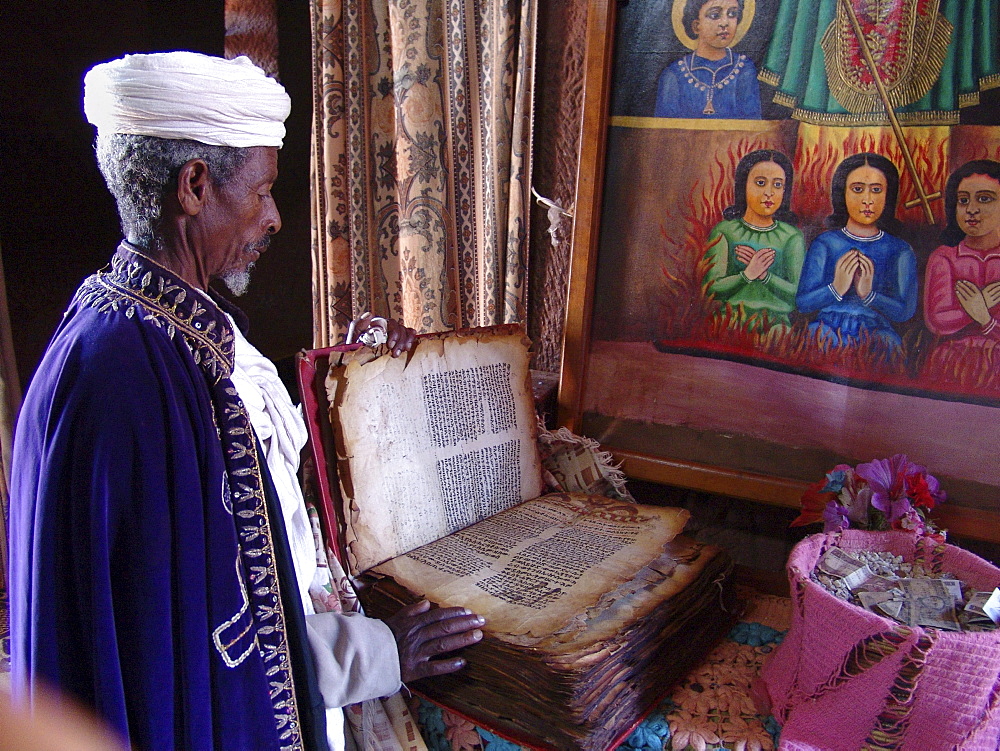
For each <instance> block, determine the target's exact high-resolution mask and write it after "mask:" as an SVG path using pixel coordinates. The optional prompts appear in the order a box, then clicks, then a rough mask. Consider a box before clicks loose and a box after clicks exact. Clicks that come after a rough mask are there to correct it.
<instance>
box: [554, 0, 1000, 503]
mask: <svg viewBox="0 0 1000 751" xmlns="http://www.w3.org/2000/svg"><path fill="white" fill-rule="evenodd" d="M591 10H592V13H593V12H594V11H595V10H596V11H597V13H601V12H602V11H603V12H605V13H606V19H607V20H608V22H609V26H610V27H612V28H613V31H614V45H613V50H612V51H611V52H610V53H601V52H600V50H597V51H595V49H596V48H594V49H591V51H590V53H589V54H590V55H595V54H604V55H605V58H604V65H606V66H607V67H608V68H610V72H609V75H608V76H607V79H608V83H607V87H608V88H607V90H606V91H605V92H603V93H604V98H603V101H606V102H607V103H608V104H607V110H606V112H605V115H606V116H605V117H603V118H601V119H600V129H601V132H600V133H599V137H598V138H597V139H596V143H598V144H599V148H598V149H597V152H596V153H597V154H598V158H597V159H595V160H592V162H591V163H590V164H589V165H588V164H581V171H582V174H586V170H587V169H593V170H594V171H595V172H594V174H595V178H596V179H595V183H597V184H602V185H603V190H602V192H601V194H600V196H598V197H597V198H596V199H595V201H594V208H593V227H594V229H593V230H591V233H590V237H589V238H588V237H586V236H584V235H582V234H581V235H578V236H577V237H575V239H574V243H575V247H574V254H575V255H576V256H580V257H584V256H586V254H587V253H589V256H586V257H588V258H589V261H588V263H587V264H586V265H585V266H584V267H585V268H587V269H588V271H590V272H591V273H593V282H592V284H591V285H590V286H589V287H588V291H589V293H590V299H591V301H592V314H591V316H590V317H589V318H588V319H587V320H586V321H585V322H584V326H583V331H584V337H585V344H584V345H583V347H582V350H583V353H582V355H581V359H580V363H579V364H578V365H577V364H575V363H573V362H571V363H570V364H569V367H571V368H573V369H574V372H575V373H583V374H584V375H583V377H582V378H581V379H580V383H579V386H578V391H574V390H573V389H572V388H571V389H570V391H569V392H568V397H567V398H566V399H564V403H565V404H566V405H568V408H569V412H570V413H571V417H572V419H574V420H575V423H574V424H575V425H576V426H577V427H578V428H580V429H581V430H583V431H584V432H585V433H587V434H589V435H593V436H594V437H596V438H598V439H599V440H601V441H602V442H603V443H605V445H608V446H609V447H612V448H616V449H621V450H623V451H627V452H635V453H641V454H645V455H651V456H655V457H661V458H664V459H666V460H669V461H680V462H690V463H693V464H695V465H698V466H708V467H719V468H720V470H726V471H729V470H732V471H736V472H745V473H751V474H755V475H761V476H765V477H775V478H784V479H792V480H797V481H812V480H815V479H816V478H817V477H819V476H822V473H823V472H825V471H827V470H828V469H829V468H830V467H831V466H833V464H835V463H838V462H842V461H843V462H852V463H853V462H857V461H869V460H871V459H872V458H876V457H880V456H886V455H891V454H895V453H907V454H909V455H910V457H911V458H912V459H913V460H915V461H918V462H920V463H923V464H926V465H927V466H928V467H930V468H931V469H932V471H933V472H935V473H936V474H938V475H943V476H945V477H946V478H948V480H950V481H952V488H953V496H954V497H955V498H956V499H957V500H956V503H959V504H966V505H968V506H970V507H981V508H985V509H995V510H1000V463H998V462H995V461H993V459H992V457H993V456H994V455H995V454H996V452H997V449H998V448H1000V436H997V435H996V434H995V432H994V426H996V425H1000V419H998V418H1000V0H974V1H972V2H959V1H958V0H649V1H648V2H636V1H635V0H633V1H632V2H623V3H618V4H617V6H616V7H611V6H608V5H606V4H605V3H604V2H602V0H592V8H591ZM590 85H591V84H590V82H588V95H589V94H590V92H589V88H590ZM594 96H595V97H596V96H597V94H594ZM594 101H598V100H596V99H595V100H594ZM585 118H586V113H585ZM585 122H586V120H585ZM584 153H585V154H586V153H587V150H586V148H585V151H584ZM581 184H585V183H581ZM580 208H581V207H579V206H578V217H577V224H578V226H579V225H580V216H579V213H580ZM582 210H583V211H586V210H587V204H586V202H585V201H584V202H583V205H582ZM578 246H579V247H578ZM594 266H596V272H595V271H594V269H593V267H594ZM578 282H579V280H578ZM581 283H582V282H581ZM572 354H573V353H571V359H572ZM564 367H565V366H564ZM564 372H565V371H564Z"/></svg>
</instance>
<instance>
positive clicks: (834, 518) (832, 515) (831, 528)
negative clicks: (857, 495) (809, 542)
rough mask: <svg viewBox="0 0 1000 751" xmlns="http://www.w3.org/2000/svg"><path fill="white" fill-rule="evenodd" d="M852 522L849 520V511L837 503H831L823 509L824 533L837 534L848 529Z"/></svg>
mask: <svg viewBox="0 0 1000 751" xmlns="http://www.w3.org/2000/svg"><path fill="white" fill-rule="evenodd" d="M848 526H850V522H849V521H848V519H847V509H846V508H844V507H843V506H841V505H840V504H839V503H837V502H836V501H830V502H829V503H828V504H826V508H825V509H823V531H824V532H836V531H838V530H841V529H847V528H848Z"/></svg>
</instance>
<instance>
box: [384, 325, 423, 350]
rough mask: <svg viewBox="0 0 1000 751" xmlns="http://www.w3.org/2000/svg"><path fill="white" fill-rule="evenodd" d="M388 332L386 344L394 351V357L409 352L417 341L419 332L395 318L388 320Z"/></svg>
mask: <svg viewBox="0 0 1000 751" xmlns="http://www.w3.org/2000/svg"><path fill="white" fill-rule="evenodd" d="M386 334H387V338H386V340H385V346H386V347H388V348H389V349H390V350H391V351H392V356H393V357H399V356H400V355H401V354H403V353H404V352H409V351H410V350H411V349H413V345H414V344H415V343H416V341H417V332H416V331H414V330H413V329H411V328H408V327H406V326H404V325H403V324H402V323H400V322H399V321H397V320H395V319H394V318H390V319H388V320H387V321H386Z"/></svg>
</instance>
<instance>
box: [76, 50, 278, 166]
mask: <svg viewBox="0 0 1000 751" xmlns="http://www.w3.org/2000/svg"><path fill="white" fill-rule="evenodd" d="M83 87H84V94H83V110H84V112H85V113H86V115H87V120H89V121H90V123H91V124H92V125H96V126H97V133H98V135H105V134H109V133H130V134H133V135H140V136H157V137H159V138H189V139H191V140H194V141H200V142H201V143H207V144H210V145H212V146H236V147H247V146H278V147H280V146H281V140H282V139H283V138H284V137H285V125H284V122H285V118H286V117H288V112H289V110H290V109H291V100H290V99H289V97H288V94H287V93H285V89H284V87H283V86H282V85H281V84H280V83H278V82H277V81H275V80H274V79H273V78H270V77H268V76H267V74H266V73H264V71H262V70H261V69H260V68H258V67H257V66H256V65H254V64H253V63H252V62H251V61H250V58H248V57H244V56H241V57H237V58H235V59H233V60H225V59H223V58H221V57H210V56H208V55H201V54H199V53H197V52H157V53H153V54H149V55H126V56H125V57H123V58H121V59H120V60H112V61H111V62H108V63H101V64H100V65H96V66H94V67H93V68H91V70H90V71H89V72H88V73H87V76H86V77H85V78H84V80H83Z"/></svg>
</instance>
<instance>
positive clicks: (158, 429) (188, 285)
mask: <svg viewBox="0 0 1000 751" xmlns="http://www.w3.org/2000/svg"><path fill="white" fill-rule="evenodd" d="M85 89H86V91H85V99H84V106H85V110H86V113H87V116H88V119H89V120H90V121H91V122H92V123H93V124H94V125H96V126H97V157H98V161H99V163H100V167H101V171H102V173H103V174H104V177H105V179H106V181H107V184H108V187H109V189H110V190H111V192H112V193H113V194H114V196H115V198H116V200H117V202H118V210H119V213H120V215H121V222H122V229H123V232H124V235H125V240H124V241H123V242H122V244H121V245H120V246H119V247H118V250H117V252H116V253H115V255H114V257H113V258H112V261H111V264H110V266H109V267H107V268H105V269H104V270H102V271H101V272H99V273H98V274H96V275H94V276H92V277H90V278H89V279H87V280H86V281H84V283H83V284H82V286H81V287H80V289H79V290H78V291H77V293H76V296H75V298H74V299H73V302H72V304H71V306H70V308H69V310H68V311H67V312H66V314H65V317H64V319H63V322H62V324H61V325H60V327H59V329H58V330H57V332H56V333H55V335H54V337H53V339H52V341H51V343H50V345H49V348H48V350H47V351H46V353H45V356H44V358H43V360H42V362H41V364H40V365H39V368H38V371H37V373H36V375H35V377H34V379H33V381H32V383H31V386H30V388H29V389H28V393H27V395H26V397H25V401H24V406H23V409H22V411H21V414H20V419H19V423H18V427H17V435H16V439H15V446H14V457H15V458H14V462H13V466H14V467H15V469H14V476H13V480H12V488H11V559H12V566H11V579H12V596H11V612H12V632H13V639H12V652H13V671H14V676H13V683H14V687H15V690H16V691H19V692H22V693H27V694H28V695H29V696H30V694H31V692H32V691H34V690H35V689H36V687H37V685H40V684H50V685H53V686H55V687H57V688H59V689H62V690H63V691H66V692H68V693H70V694H71V695H73V696H75V697H76V698H78V699H80V700H82V701H83V702H84V703H85V704H87V705H89V706H90V707H92V708H93V709H95V710H96V711H97V713H98V714H99V715H100V716H101V717H103V718H104V719H105V720H106V721H107V722H108V723H109V724H110V725H111V726H112V727H113V728H116V729H117V730H118V731H120V733H121V734H122V735H123V736H124V737H126V738H127V739H128V740H129V742H130V743H131V745H132V746H133V747H134V748H145V749H167V748H178V749H226V750H231V751H247V750H248V749H286V748H287V749H311V748H326V747H327V740H328V739H329V741H330V745H332V746H341V745H343V728H342V713H341V711H340V710H339V709H336V708H337V707H340V706H343V705H345V704H348V703H354V702H358V701H362V700H366V699H370V698H373V697H378V696H384V695H387V694H391V693H393V692H395V691H396V690H397V689H398V688H399V686H400V681H401V679H402V680H404V681H405V680H411V679H416V678H419V677H422V676H427V675H434V674H439V673H444V672H450V671H453V670H457V669H459V668H460V667H461V666H462V664H463V663H462V660H461V659H460V658H456V657H453V656H452V657H450V658H447V659H433V658H435V657H437V656H438V655H441V654H443V653H445V652H450V651H453V650H455V649H460V648H462V647H465V646H468V645H470V644H472V643H474V642H476V641H478V640H479V639H480V638H481V636H482V632H481V631H480V630H479V627H480V626H482V624H483V622H482V619H481V618H479V617H478V616H475V615H473V614H471V613H469V612H468V611H465V610H462V609H459V608H451V609H442V610H429V606H428V605H427V603H420V604H418V605H417V606H412V607H410V608H408V609H405V610H404V611H401V613H400V614H399V615H397V616H395V617H394V618H393V619H391V620H390V622H389V623H388V625H387V624H386V623H383V622H381V621H376V620H373V619H368V618H365V617H363V616H359V615H347V614H335V613H313V609H312V605H311V601H310V597H309V589H310V586H311V585H312V584H313V579H314V577H315V574H316V556H315V551H314V549H313V547H312V544H311V534H310V530H309V524H308V520H307V518H306V514H305V508H304V505H303V501H302V497H301V493H300V491H299V487H298V484H297V482H296V477H295V472H296V469H297V466H298V452H299V450H300V449H301V447H302V443H303V442H304V440H305V439H304V428H303V425H302V420H301V417H300V416H299V415H298V413H297V411H296V410H295V409H293V407H292V404H291V401H290V400H289V398H288V395H287V392H286V391H285V390H284V388H283V387H282V386H281V385H280V382H279V381H278V379H277V375H276V373H275V371H274V368H273V366H272V365H271V364H270V363H269V362H268V361H266V360H265V359H264V358H263V357H262V356H261V355H260V353H258V352H257V351H256V350H255V349H253V347H252V346H251V345H250V344H249V343H248V342H247V341H246V339H245V338H244V337H243V333H242V331H241V328H243V326H242V321H241V315H240V313H239V311H238V310H236V309H235V308H233V307H232V306H231V305H230V304H228V303H227V302H226V301H225V300H224V299H223V298H221V297H219V296H218V295H217V294H216V293H215V292H213V291H212V290H210V288H209V283H210V282H211V281H212V280H214V279H220V280H221V281H222V282H224V283H225V284H226V285H227V286H229V288H230V289H231V290H232V291H233V292H234V293H236V294H240V293H241V292H242V291H243V290H245V288H246V285H247V282H248V278H249V276H248V275H249V270H250V267H251V266H252V265H253V262H254V261H255V260H256V259H257V258H258V257H259V256H260V254H261V253H263V252H264V251H265V249H266V248H267V246H268V241H269V239H270V237H271V235H273V234H274V233H275V232H277V231H278V229H279V228H280V226H281V219H280V218H279V215H278V210H277V208H276V207H275V204H274V200H273V199H272V198H271V187H272V185H273V184H274V181H275V179H276V178H277V174H278V170H277V152H278V148H279V147H280V145H281V141H282V138H283V137H284V125H283V122H284V119H285V117H286V116H287V115H288V110H289V101H288V96H287V94H286V93H285V91H284V89H283V88H282V87H281V85H280V84H278V83H277V82H276V81H274V80H273V79H270V78H268V77H267V76H265V75H264V73H263V72H262V71H261V70H260V69H259V68H257V67H255V66H254V65H253V64H252V63H250V61H249V60H248V59H246V58H238V59H236V60H222V59H220V58H212V57H206V56H204V55H197V54H195V53H190V52H174V53H162V54H153V55H130V56H126V57H125V58H123V59H121V60H116V61H113V62H110V63H105V64H103V65H99V66H97V67H95V68H94V69H93V70H91V71H90V73H88V75H87V78H86V83H85ZM388 343H389V346H390V348H393V349H394V350H395V353H396V354H398V353H399V352H400V351H402V350H403V349H406V348H408V347H409V346H410V345H411V344H412V332H410V331H409V330H407V329H405V328H403V327H401V326H399V325H398V324H391V325H390V329H389V342H388Z"/></svg>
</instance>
